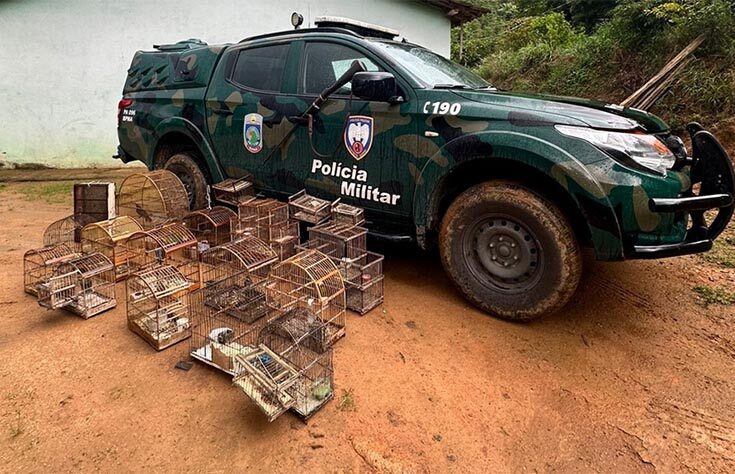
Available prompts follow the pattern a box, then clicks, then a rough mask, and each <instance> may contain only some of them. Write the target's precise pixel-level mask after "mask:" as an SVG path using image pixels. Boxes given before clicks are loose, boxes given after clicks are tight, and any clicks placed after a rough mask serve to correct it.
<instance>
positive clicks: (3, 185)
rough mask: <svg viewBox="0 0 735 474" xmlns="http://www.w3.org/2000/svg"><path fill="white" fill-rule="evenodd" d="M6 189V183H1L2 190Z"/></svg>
mask: <svg viewBox="0 0 735 474" xmlns="http://www.w3.org/2000/svg"><path fill="white" fill-rule="evenodd" d="M4 189H5V183H0V192H2V191H3V190H4Z"/></svg>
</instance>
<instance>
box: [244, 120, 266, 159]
mask: <svg viewBox="0 0 735 474" xmlns="http://www.w3.org/2000/svg"><path fill="white" fill-rule="evenodd" d="M242 135H243V141H244V143H245V149H246V150H247V151H249V152H250V153H258V152H260V150H262V149H263V116H262V115H260V114H247V115H246V116H245V124H244V125H243V131H242Z"/></svg>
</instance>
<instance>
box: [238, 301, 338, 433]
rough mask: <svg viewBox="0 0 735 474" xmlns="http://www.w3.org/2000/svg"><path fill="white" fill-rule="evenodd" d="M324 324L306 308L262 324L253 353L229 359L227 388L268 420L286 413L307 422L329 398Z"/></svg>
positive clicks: (331, 385)
mask: <svg viewBox="0 0 735 474" xmlns="http://www.w3.org/2000/svg"><path fill="white" fill-rule="evenodd" d="M324 331H326V328H325V325H324V324H323V323H321V321H319V319H318V317H316V315H314V314H313V313H311V312H310V311H309V310H308V309H306V308H297V309H294V310H292V311H290V312H288V313H286V314H284V315H282V316H280V317H278V318H275V319H274V320H272V321H271V322H269V323H268V325H267V326H265V328H263V330H262V331H261V332H260V334H259V336H258V346H257V348H256V349H255V350H254V351H252V352H250V353H248V354H239V355H237V356H235V358H234V371H235V377H234V378H233V383H234V384H235V386H237V387H239V388H240V389H241V390H242V391H243V392H245V394H246V395H248V397H250V399H251V400H252V401H253V402H254V403H255V404H256V405H257V406H258V407H259V408H260V409H261V410H262V411H263V413H265V415H266V417H267V418H268V421H273V420H274V419H276V418H277V417H278V416H280V415H281V414H282V413H284V412H285V411H287V410H289V409H291V410H293V411H294V412H296V413H297V414H298V415H300V416H302V417H304V418H309V417H310V416H312V415H313V414H314V413H315V412H316V411H317V410H319V409H320V408H321V407H323V406H324V405H325V404H326V403H327V402H328V401H329V400H331V399H332V398H333V393H334V368H333V362H332V348H331V346H327V347H325V346H324V345H323V344H322V341H323V339H324V335H323V333H324Z"/></svg>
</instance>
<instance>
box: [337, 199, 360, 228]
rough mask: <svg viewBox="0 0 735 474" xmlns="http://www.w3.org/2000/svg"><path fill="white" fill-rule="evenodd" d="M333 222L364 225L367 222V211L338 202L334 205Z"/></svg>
mask: <svg viewBox="0 0 735 474" xmlns="http://www.w3.org/2000/svg"><path fill="white" fill-rule="evenodd" d="M332 222H334V223H335V224H343V225H348V226H352V225H362V224H364V223H365V211H364V210H363V209H362V208H359V207H355V206H350V205H349V204H343V203H341V202H337V203H335V204H334V205H333V206H332Z"/></svg>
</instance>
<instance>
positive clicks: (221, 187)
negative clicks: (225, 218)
mask: <svg viewBox="0 0 735 474" xmlns="http://www.w3.org/2000/svg"><path fill="white" fill-rule="evenodd" d="M212 191H213V192H214V199H215V201H217V202H221V203H223V204H229V205H231V206H237V205H238V204H239V203H240V202H242V201H243V200H246V199H247V198H249V197H251V196H253V194H254V191H253V183H252V181H251V176H249V175H248V176H245V177H243V178H238V179H234V178H229V179H226V180H224V181H222V182H220V183H217V184H213V185H212Z"/></svg>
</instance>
